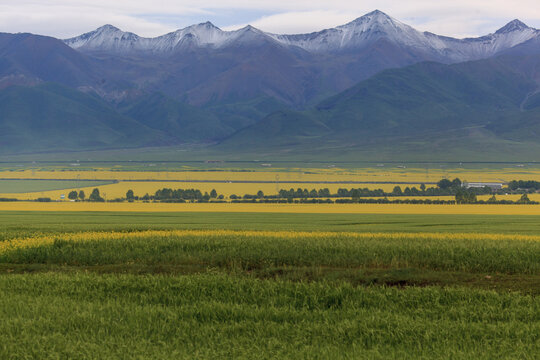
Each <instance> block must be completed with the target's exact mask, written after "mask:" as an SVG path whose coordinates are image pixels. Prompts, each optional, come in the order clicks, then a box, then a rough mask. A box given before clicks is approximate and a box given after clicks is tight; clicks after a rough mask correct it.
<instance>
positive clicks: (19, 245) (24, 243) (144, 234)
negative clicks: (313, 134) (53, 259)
mask: <svg viewBox="0 0 540 360" xmlns="http://www.w3.org/2000/svg"><path fill="white" fill-rule="evenodd" d="M222 236H234V237H236V238H282V239H299V238H313V239H330V238H331V239H334V238H339V239H358V240H361V239H389V240H396V239H403V240H408V239H419V240H424V239H425V240H427V239H437V240H453V239H466V240H471V241H474V240H510V241H512V240H515V241H540V236H536V235H508V234H482V233H383V232H374V233H371V232H368V233H353V232H324V231H317V232H306V231H237V230H145V231H137V232H117V231H111V232H99V231H90V232H81V233H64V234H55V235H37V236H33V237H30V238H22V239H13V240H8V241H3V242H0V254H1V253H5V252H8V251H13V250H16V249H24V248H35V247H41V246H48V245H52V244H54V242H55V241H57V240H63V241H69V242H94V241H108V240H123V239H125V240H126V241H128V240H130V239H145V238H155V237H202V238H204V237H222Z"/></svg>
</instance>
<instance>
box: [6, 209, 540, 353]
mask: <svg viewBox="0 0 540 360" xmlns="http://www.w3.org/2000/svg"><path fill="white" fill-rule="evenodd" d="M0 229H1V230H0V358H2V359H3V358H6V359H11V358H13V359H19V358H21V359H28V358H40V359H58V358H77V359H96V358H98V359H126V358H130V359H131V358H140V359H146V358H148V359H168V358H200V359H216V358H244V359H257V358H260V359H269V358H309V359H312V358H313V359H317V358H320V359H336V358H337V359H349V358H367V359H387V358H396V359H397V358H399V359H404V358H405V359H418V358H429V359H431V358H441V359H442V358H444V359H446V358H453V359H471V358H474V359H493V358H508V359H514V358H522V359H535V358H538V357H539V356H540V298H539V296H540V260H539V259H540V241H539V240H538V239H537V238H536V239H533V238H528V237H523V236H521V237H520V235H525V236H538V235H540V221H538V218H537V217H532V216H530V217H527V216H443V215H440V216H434V215H433V216H428V215H425V216H413V215H342V214H339V215H338V214H320V215H311V214H310V215H307V214H213V213H210V214H207V213H205V214H189V213H184V214H182V213H175V214H156V213H151V214H150V213H140V214H138V213H135V214H126V213H107V214H105V213H76V212H72V213H39V212H36V213H31V212H26V213H23V212H21V213H15V212H4V213H0ZM147 230H162V231H161V232H147V233H145V232H144V231H147ZM96 231H97V232H98V233H97V234H96V233H95V232H96ZM119 231H120V232H121V233H118V232H119ZM260 231H266V233H262V234H261V233H260ZM81 232H84V234H79V233H81ZM101 232H103V233H101ZM323 232H324V233H323ZM358 233H360V234H358ZM471 233H473V234H471ZM474 233H476V235H475V234H474ZM100 234H103V235H100ZM415 234H416V235H415ZM478 234H486V235H478ZM504 234H505V236H502V235H504ZM24 238H27V239H28V240H24V241H20V242H18V243H17V244H19V245H20V246H19V247H12V248H10V247H6V246H4V247H2V246H3V245H6V244H12V243H15V242H14V239H24ZM33 239H34V240H33ZM77 239H78V240H77ZM30 241H35V243H34V245H32V246H25V244H26V243H27V242H30ZM2 249H3V250H2Z"/></svg>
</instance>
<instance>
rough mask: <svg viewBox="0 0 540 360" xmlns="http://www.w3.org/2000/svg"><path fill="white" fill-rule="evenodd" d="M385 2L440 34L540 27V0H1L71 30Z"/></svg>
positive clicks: (65, 32)
mask: <svg viewBox="0 0 540 360" xmlns="http://www.w3.org/2000/svg"><path fill="white" fill-rule="evenodd" d="M375 9H379V10H381V11H384V12H385V13H387V14H388V15H390V16H392V17H394V18H396V19H398V20H400V21H402V22H404V23H406V24H409V25H412V26H414V27H415V28H417V29H418V30H422V31H431V32H434V33H437V34H440V35H447V36H454V37H460V38H461V37H467V36H478V35H485V34H487V33H490V32H494V31H495V30H497V29H498V28H500V27H502V26H503V25H504V24H506V23H507V22H509V21H510V20H513V19H515V18H519V19H520V20H522V21H524V22H525V23H527V24H528V25H529V26H533V27H536V28H540V5H539V0H513V1H510V0H504V1H503V0H452V1H449V0H365V1H363V0H151V1H149V0H0V32H11V33H16V32H31V33H35V34H42V35H50V36H55V37H59V38H67V37H72V36H76V35H79V34H81V33H84V32H88V31H91V30H93V29H95V28H97V27H99V26H101V25H104V24H113V25H115V26H117V27H119V28H121V29H122V30H125V31H131V32H134V33H136V34H139V35H141V36H157V35H162V34H164V33H167V32H170V31H174V30H176V29H179V28H183V27H186V26H189V25H191V24H195V23H201V22H205V21H211V22H213V23H214V24H215V25H216V26H219V27H221V28H223V29H226V30H233V29H237V28H239V27H242V26H244V25H246V24H251V25H253V26H255V27H257V28H259V29H261V30H264V31H269V32H274V33H306V32H312V31H318V30H322V29H325V28H330V27H334V26H337V25H341V24H344V23H347V22H349V21H351V20H354V19H355V18H357V17H359V16H362V15H364V14H366V13H368V12H370V11H373V10H375Z"/></svg>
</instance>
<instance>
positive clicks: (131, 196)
mask: <svg viewBox="0 0 540 360" xmlns="http://www.w3.org/2000/svg"><path fill="white" fill-rule="evenodd" d="M126 199H127V200H131V201H133V199H135V194H134V193H133V190H131V189H130V190H128V191H127V193H126Z"/></svg>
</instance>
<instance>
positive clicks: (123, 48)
mask: <svg viewBox="0 0 540 360" xmlns="http://www.w3.org/2000/svg"><path fill="white" fill-rule="evenodd" d="M261 40H267V41H273V42H275V43H276V44H278V43H279V42H277V41H275V40H274V39H273V38H272V37H271V36H269V35H268V34H266V33H264V32H262V31H260V30H258V29H256V28H254V27H252V26H246V27H244V28H242V29H239V30H236V31H223V30H221V29H220V28H218V27H216V26H214V25H213V24H212V23H210V22H206V23H203V24H198V25H192V26H189V27H187V28H184V29H180V30H177V31H174V32H171V33H169V34H165V35H162V36H159V37H156V38H143V37H140V36H137V35H135V34H133V33H129V32H123V31H121V30H120V29H118V28H116V27H114V26H112V25H105V26H102V27H100V28H99V29H97V30H94V31H92V32H89V33H86V34H83V35H81V36H78V37H74V38H71V39H67V40H64V41H65V43H66V44H68V45H69V46H71V47H72V48H74V49H80V50H86V51H100V52H108V51H110V52H114V53H133V52H148V53H153V54H168V53H173V52H176V51H180V50H182V49H185V48H189V47H199V48H203V47H208V48H221V47H225V46H230V45H241V44H245V43H250V42H255V43H256V42H260V41H261Z"/></svg>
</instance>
